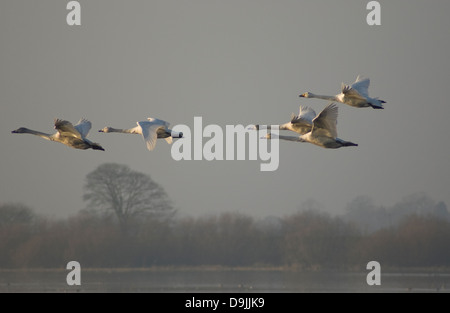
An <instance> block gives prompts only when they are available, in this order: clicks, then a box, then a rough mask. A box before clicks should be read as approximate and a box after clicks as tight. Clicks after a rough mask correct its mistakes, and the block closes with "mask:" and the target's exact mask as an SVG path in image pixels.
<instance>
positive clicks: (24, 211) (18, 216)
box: [0, 203, 34, 228]
mask: <svg viewBox="0 0 450 313" xmlns="http://www.w3.org/2000/svg"><path fill="white" fill-rule="evenodd" d="M33 218H34V213H33V210H31V209H30V208H29V207H27V206H25V205H23V204H19V203H7V204H3V205H0V228H1V227H2V226H4V225H8V224H13V223H25V224H26V223H30V222H31V221H32V220H33Z"/></svg>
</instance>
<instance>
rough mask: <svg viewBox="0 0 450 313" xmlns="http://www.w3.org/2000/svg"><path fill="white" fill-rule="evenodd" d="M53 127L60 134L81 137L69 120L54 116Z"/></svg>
mask: <svg viewBox="0 0 450 313" xmlns="http://www.w3.org/2000/svg"><path fill="white" fill-rule="evenodd" d="M55 129H56V130H57V131H58V132H59V134H60V136H65V137H75V138H79V139H83V138H82V135H81V134H80V132H79V131H78V130H77V129H76V128H75V127H74V126H73V125H72V123H71V122H69V121H66V120H61V119H59V118H56V119H55Z"/></svg>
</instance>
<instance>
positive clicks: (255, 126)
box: [247, 124, 259, 130]
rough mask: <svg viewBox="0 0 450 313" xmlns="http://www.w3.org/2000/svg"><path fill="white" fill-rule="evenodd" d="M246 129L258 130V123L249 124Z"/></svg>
mask: <svg viewBox="0 0 450 313" xmlns="http://www.w3.org/2000/svg"><path fill="white" fill-rule="evenodd" d="M247 129H248V130H259V125H258V124H256V125H250V126H249V127H248V128H247Z"/></svg>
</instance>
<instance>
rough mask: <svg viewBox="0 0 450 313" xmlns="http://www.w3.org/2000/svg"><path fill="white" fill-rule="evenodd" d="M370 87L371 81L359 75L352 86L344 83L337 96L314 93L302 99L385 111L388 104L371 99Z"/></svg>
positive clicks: (305, 94)
mask: <svg viewBox="0 0 450 313" xmlns="http://www.w3.org/2000/svg"><path fill="white" fill-rule="evenodd" d="M369 85H370V79H368V78H365V79H361V77H360V76H359V75H358V77H357V78H356V81H355V82H354V83H353V84H352V85H351V86H349V85H346V84H344V83H342V86H341V93H340V94H337V95H335V96H323V95H316V94H313V93H312V92H305V93H303V94H301V95H300V97H303V98H317V99H323V100H328V101H336V102H341V103H345V104H348V105H350V106H353V107H357V108H367V107H372V108H374V109H384V107H383V103H386V101H383V100H379V99H378V98H372V97H369Z"/></svg>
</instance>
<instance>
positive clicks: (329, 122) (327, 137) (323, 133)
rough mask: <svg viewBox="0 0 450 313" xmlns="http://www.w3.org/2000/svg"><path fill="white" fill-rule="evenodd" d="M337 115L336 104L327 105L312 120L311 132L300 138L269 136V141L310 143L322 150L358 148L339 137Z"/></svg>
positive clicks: (267, 136)
mask: <svg viewBox="0 0 450 313" xmlns="http://www.w3.org/2000/svg"><path fill="white" fill-rule="evenodd" d="M337 115H338V107H337V106H336V104H334V103H330V104H329V105H327V106H326V107H325V108H324V109H323V110H322V111H321V112H320V113H319V114H318V115H317V116H316V117H314V119H313V120H312V124H313V125H312V127H311V130H310V131H309V132H307V133H305V134H301V135H300V136H299V137H294V136H283V135H277V136H276V137H275V136H274V135H273V134H270V133H269V134H267V135H266V136H265V138H267V139H276V138H277V139H282V140H288V141H296V142H309V143H312V144H314V145H317V146H319V147H322V148H327V149H337V148H340V147H349V146H358V144H356V143H353V142H350V141H345V140H342V139H340V138H338V137H337V130H336V124H337Z"/></svg>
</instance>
